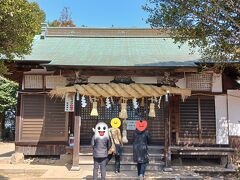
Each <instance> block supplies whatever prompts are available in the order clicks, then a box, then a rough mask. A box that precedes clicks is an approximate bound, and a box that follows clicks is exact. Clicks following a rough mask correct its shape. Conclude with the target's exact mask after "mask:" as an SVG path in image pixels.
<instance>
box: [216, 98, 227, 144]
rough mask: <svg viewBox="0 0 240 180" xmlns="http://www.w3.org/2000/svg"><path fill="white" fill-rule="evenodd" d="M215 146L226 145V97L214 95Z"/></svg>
mask: <svg viewBox="0 0 240 180" xmlns="http://www.w3.org/2000/svg"><path fill="white" fill-rule="evenodd" d="M215 113H216V144H228V122H227V95H215Z"/></svg>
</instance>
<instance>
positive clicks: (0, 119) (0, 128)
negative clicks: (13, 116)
mask: <svg viewBox="0 0 240 180" xmlns="http://www.w3.org/2000/svg"><path fill="white" fill-rule="evenodd" d="M4 126H5V118H4V112H2V113H0V141H2V140H3V135H4Z"/></svg>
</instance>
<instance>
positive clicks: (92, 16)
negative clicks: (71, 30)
mask: <svg viewBox="0 0 240 180" xmlns="http://www.w3.org/2000/svg"><path fill="white" fill-rule="evenodd" d="M29 1H36V2H38V4H39V5H40V7H41V9H43V10H44V12H45V13H46V20H47V21H52V20H54V19H58V18H59V16H60V12H61V10H62V9H63V7H65V6H66V7H69V8H70V10H71V16H72V20H73V21H74V23H75V24H76V25H77V26H81V25H86V26H88V27H111V26H112V25H113V26H114V27H130V28H131V27H138V28H141V27H150V26H149V25H148V24H146V23H145V21H146V18H147V15H148V14H147V13H146V12H144V11H143V9H142V8H141V6H142V5H144V4H145V3H146V0H29Z"/></svg>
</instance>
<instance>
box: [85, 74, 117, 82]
mask: <svg viewBox="0 0 240 180" xmlns="http://www.w3.org/2000/svg"><path fill="white" fill-rule="evenodd" d="M112 80H114V76H90V77H89V78H88V82H89V83H110V81H112Z"/></svg>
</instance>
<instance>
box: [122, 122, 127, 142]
mask: <svg viewBox="0 0 240 180" xmlns="http://www.w3.org/2000/svg"><path fill="white" fill-rule="evenodd" d="M122 142H123V143H128V139H127V120H126V119H124V120H123V131H122Z"/></svg>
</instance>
